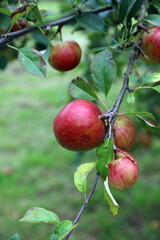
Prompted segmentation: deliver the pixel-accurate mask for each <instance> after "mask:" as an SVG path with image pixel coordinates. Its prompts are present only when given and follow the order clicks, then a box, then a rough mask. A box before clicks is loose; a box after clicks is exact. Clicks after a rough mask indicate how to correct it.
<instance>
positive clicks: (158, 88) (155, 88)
mask: <svg viewBox="0 0 160 240" xmlns="http://www.w3.org/2000/svg"><path fill="white" fill-rule="evenodd" d="M152 88H153V89H154V90H155V91H157V92H159V93H160V85H158V86H155V87H152Z"/></svg>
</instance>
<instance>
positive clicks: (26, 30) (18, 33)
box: [0, 6, 112, 46]
mask: <svg viewBox="0 0 160 240" xmlns="http://www.w3.org/2000/svg"><path fill="white" fill-rule="evenodd" d="M111 9H112V7H111V6H106V7H102V8H97V9H93V10H88V11H81V12H78V13H74V14H72V15H71V16H68V17H64V18H61V19H59V20H56V21H52V22H49V23H47V24H44V28H45V29H46V28H48V27H55V26H63V25H65V24H67V23H69V22H71V21H73V20H74V19H75V18H76V17H77V16H78V15H80V14H83V13H93V14H98V13H100V12H104V11H107V10H111ZM36 30H39V28H38V27H37V26H31V27H26V28H24V29H22V30H19V31H16V32H10V33H8V35H7V37H6V34H3V35H1V39H0V46H1V45H3V44H6V43H9V42H10V41H12V40H13V39H15V38H18V37H20V36H23V35H25V34H27V33H29V32H33V31H36Z"/></svg>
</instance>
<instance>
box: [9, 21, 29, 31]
mask: <svg viewBox="0 0 160 240" xmlns="http://www.w3.org/2000/svg"><path fill="white" fill-rule="evenodd" d="M29 26H30V24H29V23H28V22H27V21H23V20H21V19H19V20H18V21H17V22H15V23H14V25H13V26H12V28H11V30H10V31H11V32H16V31H19V30H22V29H24V28H25V27H29Z"/></svg>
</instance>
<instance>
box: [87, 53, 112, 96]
mask: <svg viewBox="0 0 160 240" xmlns="http://www.w3.org/2000/svg"><path fill="white" fill-rule="evenodd" d="M115 74H116V63H115V62H114V61H113V60H112V53H111V52H110V51H109V50H105V51H103V52H100V53H98V54H96V56H95V58H94V59H93V61H92V63H91V77H92V81H93V85H94V87H95V89H98V90H100V91H102V92H104V94H105V95H106V96H107V94H108V92H109V90H110V88H111V85H112V80H113V78H114V77H115Z"/></svg>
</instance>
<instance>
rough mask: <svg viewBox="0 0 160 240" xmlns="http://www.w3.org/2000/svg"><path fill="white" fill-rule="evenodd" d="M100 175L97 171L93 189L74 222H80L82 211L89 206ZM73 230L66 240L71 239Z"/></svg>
mask: <svg viewBox="0 0 160 240" xmlns="http://www.w3.org/2000/svg"><path fill="white" fill-rule="evenodd" d="M99 176H100V175H99V173H97V174H96V178H95V181H94V184H93V187H92V189H91V191H90V193H89V195H88V197H87V199H86V201H85V203H84V204H83V206H82V208H81V210H80V211H79V213H78V215H77V217H76V218H75V220H74V222H73V224H76V223H77V222H78V220H79V218H80V216H81V215H82V213H83V211H84V209H85V207H86V206H87V204H88V202H89V200H90V198H91V197H92V195H93V193H94V190H95V188H96V186H97V182H98V179H99ZM72 231H73V230H72ZM72 231H70V232H69V233H68V234H67V236H66V238H65V240H67V239H69V237H70V235H71V233H72Z"/></svg>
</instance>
